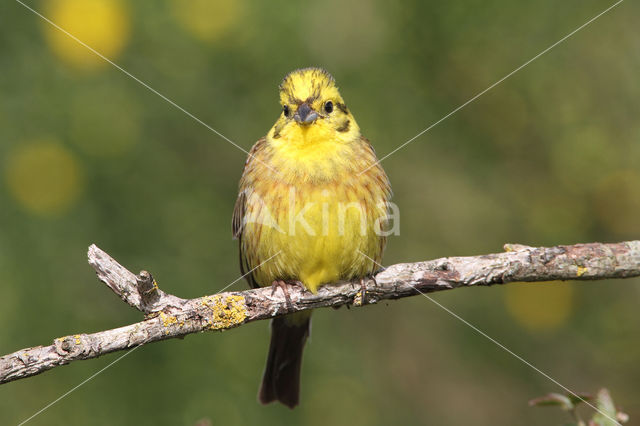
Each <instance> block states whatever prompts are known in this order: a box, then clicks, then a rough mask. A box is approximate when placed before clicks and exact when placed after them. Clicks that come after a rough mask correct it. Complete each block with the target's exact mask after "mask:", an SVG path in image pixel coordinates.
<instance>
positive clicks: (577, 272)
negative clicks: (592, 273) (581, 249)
mask: <svg viewBox="0 0 640 426" xmlns="http://www.w3.org/2000/svg"><path fill="white" fill-rule="evenodd" d="M585 272H587V268H585V267H584V266H578V270H577V271H576V275H577V276H579V277H581V276H583V275H584V273H585Z"/></svg>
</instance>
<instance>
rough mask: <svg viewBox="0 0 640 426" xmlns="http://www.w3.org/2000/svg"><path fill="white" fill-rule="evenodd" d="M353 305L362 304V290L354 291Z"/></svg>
mask: <svg viewBox="0 0 640 426" xmlns="http://www.w3.org/2000/svg"><path fill="white" fill-rule="evenodd" d="M353 306H362V291H359V292H357V293H356V295H355V297H354V298H353Z"/></svg>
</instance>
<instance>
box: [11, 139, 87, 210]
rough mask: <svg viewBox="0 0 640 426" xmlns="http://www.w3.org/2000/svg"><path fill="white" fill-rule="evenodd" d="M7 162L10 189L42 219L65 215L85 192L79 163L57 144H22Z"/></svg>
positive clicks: (15, 196)
mask: <svg viewBox="0 0 640 426" xmlns="http://www.w3.org/2000/svg"><path fill="white" fill-rule="evenodd" d="M6 161H7V163H6V168H5V180H6V183H7V187H8V188H9V191H10V193H11V195H13V197H14V198H15V199H16V200H17V201H18V202H19V203H20V204H21V205H22V206H23V207H24V208H25V209H27V210H29V211H30V212H32V213H36V214H39V215H43V216H50V215H54V214H59V213H62V212H64V211H66V210H67V209H68V208H69V207H70V206H71V205H72V204H73V203H74V202H75V201H76V200H77V199H78V197H79V195H80V194H81V192H82V187H83V184H84V173H83V172H82V169H81V167H80V164H79V163H78V162H77V161H76V159H75V158H74V157H73V155H72V154H71V153H70V152H69V151H67V150H66V149H64V148H63V147H62V146H60V145H58V144H56V143H54V142H50V141H40V142H35V143H30V144H24V145H19V146H17V147H16V149H15V150H14V151H13V152H11V153H9V155H8V156H7V159H6Z"/></svg>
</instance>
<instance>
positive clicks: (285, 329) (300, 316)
mask: <svg viewBox="0 0 640 426" xmlns="http://www.w3.org/2000/svg"><path fill="white" fill-rule="evenodd" d="M310 329H311V314H310V313H309V312H300V313H297V314H293V315H288V316H286V317H278V318H274V319H273V320H272V321H271V344H270V346H269V355H268V357H267V366H266V367H265V369H264V375H263V376H262V385H261V386H260V392H259V394H258V398H259V399H260V402H261V403H263V404H268V403H270V402H273V401H280V402H281V403H283V404H284V405H286V406H287V407H289V408H294V407H295V406H296V405H298V401H299V397H300V367H301V365H302V351H303V349H304V344H305V342H306V341H307V337H309V332H310Z"/></svg>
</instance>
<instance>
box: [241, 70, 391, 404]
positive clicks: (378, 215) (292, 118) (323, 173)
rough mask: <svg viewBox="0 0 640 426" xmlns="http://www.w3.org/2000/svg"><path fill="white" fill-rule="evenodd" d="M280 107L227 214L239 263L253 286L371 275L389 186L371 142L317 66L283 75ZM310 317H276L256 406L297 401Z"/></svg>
mask: <svg viewBox="0 0 640 426" xmlns="http://www.w3.org/2000/svg"><path fill="white" fill-rule="evenodd" d="M280 103H281V105H282V112H281V114H280V116H279V117H278V120H277V121H276V123H275V125H274V126H273V127H272V128H271V130H270V131H269V133H268V134H267V136H266V137H264V138H262V139H260V140H259V141H258V142H257V143H256V144H255V145H254V146H253V148H252V149H251V152H250V153H249V156H248V158H247V161H246V163H245V166H244V171H243V174H242V178H241V179H240V185H239V195H238V199H237V201H236V205H235V208H234V212H233V220H232V222H233V236H234V238H238V239H239V240H240V267H241V270H242V273H243V274H248V275H247V280H248V281H249V284H250V285H251V286H252V287H254V288H255V287H265V286H270V285H271V286H274V291H275V289H276V287H275V286H278V287H281V288H282V290H283V291H284V292H285V295H286V296H288V292H287V291H286V285H287V284H290V285H303V286H304V287H305V288H306V289H307V290H309V291H311V292H313V293H315V292H317V290H318V287H320V286H322V285H324V284H329V283H334V282H337V281H340V280H352V279H357V278H361V279H362V278H364V277H367V276H371V275H372V274H373V273H374V272H375V271H376V270H377V269H378V266H377V265H378V264H379V263H380V262H381V260H382V252H383V250H384V247H385V243H386V238H385V236H384V231H385V228H386V222H387V219H388V213H387V212H388V201H389V199H390V197H391V186H390V184H389V180H388V178H387V175H386V174H385V172H384V170H383V169H382V167H381V166H380V164H379V163H378V162H377V158H376V155H375V153H374V150H373V148H372V147H371V144H370V143H369V141H368V140H367V139H365V138H364V137H363V136H362V135H361V134H360V128H359V127H358V124H357V123H356V120H355V119H354V118H353V115H351V111H350V110H349V109H348V108H347V106H346V105H345V102H344V100H343V99H342V96H340V93H339V92H338V88H337V87H336V84H335V81H334V79H333V77H332V76H331V75H330V74H329V73H328V72H326V71H325V70H323V69H320V68H305V69H299V70H295V71H293V72H291V73H289V74H288V75H287V76H286V77H285V78H284V80H283V81H282V84H280ZM310 319H311V317H310V313H309V312H301V313H297V314H293V315H289V316H285V317H279V318H275V319H274V320H273V321H272V322H271V345H270V348H269V354H268V358H267V365H266V368H265V371H264V376H263V379H262V385H261V387H260V392H259V399H260V402H262V403H263V404H267V403H270V402H272V401H276V400H277V401H280V402H282V403H283V404H285V405H287V406H288V407H290V408H293V407H295V406H296V405H297V404H298V401H299V390H300V367H301V362H302V350H303V348H304V344H305V341H306V339H307V337H308V336H309V330H310V328H309V327H310Z"/></svg>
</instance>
